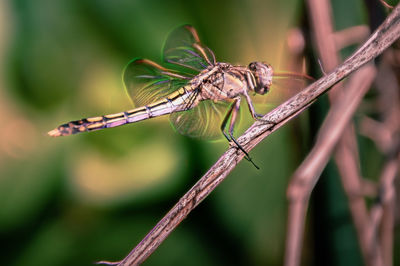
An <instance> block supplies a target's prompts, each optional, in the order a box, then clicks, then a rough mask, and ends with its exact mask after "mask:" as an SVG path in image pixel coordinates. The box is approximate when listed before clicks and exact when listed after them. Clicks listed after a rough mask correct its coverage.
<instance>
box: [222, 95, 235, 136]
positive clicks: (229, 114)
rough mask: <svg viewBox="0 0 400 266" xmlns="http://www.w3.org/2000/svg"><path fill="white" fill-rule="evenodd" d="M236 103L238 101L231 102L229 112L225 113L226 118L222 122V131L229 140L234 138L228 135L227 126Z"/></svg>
mask: <svg viewBox="0 0 400 266" xmlns="http://www.w3.org/2000/svg"><path fill="white" fill-rule="evenodd" d="M235 104H236V101H234V102H233V103H232V104H231V106H230V107H229V110H228V112H227V113H226V115H225V117H224V120H223V121H222V124H221V131H222V134H224V137H225V138H226V139H227V140H228V141H229V142H231V141H232V140H231V138H230V137H229V136H228V134H226V132H225V128H226V124H227V123H228V120H229V117H230V116H231V114H232V110H233V108H234V107H235Z"/></svg>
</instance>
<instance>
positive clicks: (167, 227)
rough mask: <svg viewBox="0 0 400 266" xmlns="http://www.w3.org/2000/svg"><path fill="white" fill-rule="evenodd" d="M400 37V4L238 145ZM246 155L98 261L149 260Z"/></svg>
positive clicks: (227, 156) (218, 166)
mask: <svg viewBox="0 0 400 266" xmlns="http://www.w3.org/2000/svg"><path fill="white" fill-rule="evenodd" d="M399 37H400V5H399V6H397V7H396V8H395V9H394V10H393V12H392V13H391V14H390V16H389V17H388V18H387V19H386V20H385V21H384V22H383V23H382V25H381V26H380V27H379V28H378V29H377V30H376V31H375V32H374V33H373V34H372V35H371V36H370V38H369V39H368V40H367V41H366V42H365V43H364V45H363V46H361V48H359V49H358V50H357V51H356V52H355V53H354V54H353V55H352V56H351V57H349V58H348V59H347V60H346V61H345V62H344V63H343V64H341V65H340V66H338V67H337V68H336V69H334V70H333V71H332V72H330V73H328V74H327V75H325V76H323V77H322V78H320V79H319V80H317V81H315V82H314V83H313V84H311V85H310V86H308V87H307V88H305V89H304V90H303V91H301V92H300V93H298V94H297V95H295V96H294V97H292V98H291V99H289V100H287V101H286V102H284V103H283V104H281V105H280V106H278V107H277V108H275V109H274V110H272V111H271V112H269V113H268V114H266V115H265V116H264V117H263V118H262V120H264V121H273V122H274V123H273V124H271V123H262V122H260V121H257V122H255V123H254V124H253V125H252V126H251V127H250V128H249V129H248V130H247V131H246V132H245V133H244V134H243V135H242V136H241V137H240V138H238V142H239V143H240V145H242V147H244V148H245V149H246V150H247V151H250V150H252V149H253V148H254V147H255V146H256V145H257V144H258V143H259V142H260V141H262V140H263V139H264V138H266V137H267V136H268V135H270V134H271V133H272V132H274V131H275V130H277V129H278V128H280V127H281V126H283V125H284V124H286V123H287V122H288V121H289V120H291V119H292V118H294V117H295V116H296V115H298V114H299V113H301V112H302V111H303V110H304V109H306V108H307V107H308V106H309V105H310V104H312V103H313V102H314V101H315V100H316V99H317V98H318V97H319V96H321V95H322V94H323V93H325V92H326V91H328V90H329V89H330V87H332V86H333V85H334V84H336V83H338V82H339V81H340V80H342V79H343V78H345V77H347V76H348V75H349V74H350V73H352V72H353V71H355V70H357V69H359V68H360V67H361V66H363V65H365V64H366V63H367V62H369V61H371V60H372V59H374V58H375V57H377V56H378V55H380V54H381V53H382V52H383V51H384V50H385V49H386V48H388V47H389V46H390V45H391V44H392V43H393V42H394V41H395V40H397V39H398V38H399ZM243 157H244V154H243V153H242V152H241V151H239V150H238V149H237V148H236V147H235V146H232V147H230V148H229V149H228V150H227V151H226V152H225V153H224V154H223V155H222V156H221V157H220V158H219V160H218V161H217V162H216V163H215V164H214V165H213V166H212V167H211V168H210V169H209V170H208V172H207V173H206V174H205V175H204V176H203V177H202V178H201V179H200V180H199V181H198V182H197V183H196V184H195V185H194V186H193V187H192V188H191V189H190V190H189V191H188V192H187V193H186V194H185V195H184V196H183V197H182V198H181V199H180V200H179V201H178V203H177V204H176V205H175V206H174V207H173V208H172V209H171V210H170V211H169V212H168V213H167V214H166V215H165V216H164V217H163V218H162V219H161V220H160V221H159V223H158V224H157V225H156V226H155V227H154V228H153V229H152V230H151V231H150V232H149V233H148V234H147V236H146V237H145V238H144V239H143V240H142V241H141V242H140V243H139V244H138V245H137V246H136V247H135V248H134V249H133V250H132V251H131V252H130V253H129V254H128V256H127V257H126V258H124V259H123V260H122V261H120V262H105V261H103V262H99V263H103V264H108V265H138V264H140V263H142V262H144V261H145V260H146V258H147V257H149V256H150V255H151V254H152V253H153V252H154V251H155V250H156V249H157V247H158V246H159V245H160V244H161V243H162V242H163V241H164V239H165V238H166V237H167V236H168V235H169V234H170V233H171V232H172V231H173V230H174V229H175V228H176V227H177V226H178V225H179V223H180V222H181V221H182V220H183V219H185V218H186V216H187V215H188V214H189V213H190V212H191V211H192V210H193V209H194V208H195V207H196V206H197V205H198V204H199V203H200V202H201V201H202V200H204V198H205V197H207V196H208V195H209V194H210V193H211V192H212V191H213V190H214V189H215V188H216V186H218V185H219V184H220V183H221V182H222V181H223V180H224V179H225V178H226V177H227V176H228V174H229V173H230V172H231V171H232V170H233V169H234V168H235V167H236V165H237V164H238V163H239V162H240V161H241V160H242V159H243Z"/></svg>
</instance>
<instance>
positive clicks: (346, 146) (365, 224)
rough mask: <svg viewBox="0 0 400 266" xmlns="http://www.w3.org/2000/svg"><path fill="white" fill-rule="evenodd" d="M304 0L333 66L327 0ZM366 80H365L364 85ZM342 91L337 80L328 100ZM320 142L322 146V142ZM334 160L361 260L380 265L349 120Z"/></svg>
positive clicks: (332, 36) (334, 51)
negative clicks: (306, 0) (374, 246)
mask: <svg viewBox="0 0 400 266" xmlns="http://www.w3.org/2000/svg"><path fill="white" fill-rule="evenodd" d="M308 3H309V9H310V13H311V18H312V20H313V22H314V23H313V26H314V31H315V32H316V34H315V35H316V42H317V44H318V50H319V53H320V54H321V59H322V62H323V63H324V65H325V66H326V67H327V68H328V69H331V68H333V67H334V66H336V65H337V64H338V62H339V60H340V55H339V53H338V51H339V49H338V47H335V44H334V43H335V36H336V37H337V36H340V35H337V33H335V34H334V33H333V20H332V11H331V5H330V2H329V1H328V0H309V1H308ZM350 29H351V28H350ZM350 29H347V30H345V31H342V35H343V36H346V35H347V36H349V34H348V33H347V34H343V33H346V32H351V30H350ZM358 32H359V33H361V30H358ZM364 34H366V33H364ZM351 35H353V36H354V37H356V35H357V34H354V31H353V32H351ZM358 37H362V36H358ZM328 44H329V45H328ZM336 45H337V42H336ZM335 48H336V49H335ZM340 48H342V47H340ZM375 74H376V71H374V74H373V76H371V77H368V78H369V82H370V84H371V83H372V81H373V78H374V76H375ZM371 78H372V79H371ZM370 84H368V88H369V86H370ZM343 93H344V91H343V86H341V84H339V85H338V86H336V88H335V90H333V91H332V92H330V95H329V96H330V101H331V104H332V102H333V104H335V102H336V100H337V98H341V97H340V96H341V94H343ZM338 112H339V114H340V113H341V111H340V110H338ZM321 145H322V146H324V145H323V144H322V143H321ZM334 160H335V163H336V165H337V167H338V170H339V173H340V177H341V180H342V184H343V187H344V191H345V192H346V194H347V197H348V199H349V206H350V213H351V215H352V218H353V221H354V224H355V227H356V231H357V236H358V240H359V244H360V247H361V253H362V255H363V258H364V262H365V264H366V265H371V266H372V265H375V266H379V265H382V261H381V256H380V252H379V250H378V249H371V248H369V247H371V246H372V243H374V241H373V238H372V234H371V232H372V231H371V230H370V229H371V228H370V226H369V225H370V223H369V214H368V210H367V206H366V204H365V202H364V200H363V195H362V194H361V190H362V178H361V174H360V169H359V164H360V162H359V155H358V147H357V141H356V136H355V132H354V125H353V123H350V124H349V125H348V126H347V128H345V129H344V131H343V132H342V136H341V138H340V140H339V141H338V142H337V148H336V151H335V153H334Z"/></svg>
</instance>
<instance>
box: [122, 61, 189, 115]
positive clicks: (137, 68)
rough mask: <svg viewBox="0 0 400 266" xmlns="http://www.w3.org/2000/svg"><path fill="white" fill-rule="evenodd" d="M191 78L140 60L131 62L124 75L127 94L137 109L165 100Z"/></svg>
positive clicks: (151, 62)
mask: <svg viewBox="0 0 400 266" xmlns="http://www.w3.org/2000/svg"><path fill="white" fill-rule="evenodd" d="M191 78H192V76H191V75H188V74H182V73H179V72H177V71H173V70H169V69H166V68H164V67H162V66H160V65H158V64H157V63H155V62H153V61H150V60H147V59H140V58H136V59H133V60H132V61H130V62H129V63H128V65H127V66H126V67H125V70H124V74H123V80H124V84H125V89H126V92H127V94H128V95H129V97H130V98H131V100H132V102H133V103H134V105H135V106H136V107H138V106H143V105H147V104H150V103H152V102H154V101H157V100H160V99H163V98H165V97H166V96H167V95H169V94H171V93H172V92H174V91H176V90H177V89H179V88H180V87H182V86H184V85H185V84H186V83H187V82H188V81H189V80H190V79H191Z"/></svg>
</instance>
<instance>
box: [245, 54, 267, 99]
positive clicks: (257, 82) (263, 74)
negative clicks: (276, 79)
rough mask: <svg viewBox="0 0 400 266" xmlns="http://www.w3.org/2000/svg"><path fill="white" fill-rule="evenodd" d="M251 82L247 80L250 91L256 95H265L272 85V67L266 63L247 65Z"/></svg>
mask: <svg viewBox="0 0 400 266" xmlns="http://www.w3.org/2000/svg"><path fill="white" fill-rule="evenodd" d="M249 70H250V71H251V74H252V78H253V79H252V80H249V83H250V84H249V85H250V86H249V87H250V89H252V90H254V91H255V92H256V93H258V94H261V95H263V94H265V93H267V92H268V91H269V88H270V87H271V85H272V75H273V70H272V67H271V66H270V65H268V64H266V63H261V62H252V63H250V64H249Z"/></svg>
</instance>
